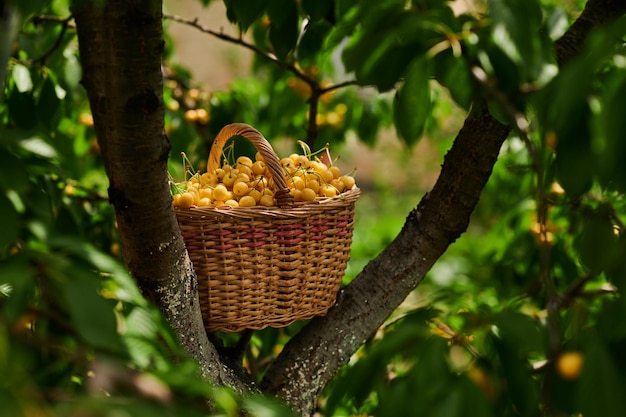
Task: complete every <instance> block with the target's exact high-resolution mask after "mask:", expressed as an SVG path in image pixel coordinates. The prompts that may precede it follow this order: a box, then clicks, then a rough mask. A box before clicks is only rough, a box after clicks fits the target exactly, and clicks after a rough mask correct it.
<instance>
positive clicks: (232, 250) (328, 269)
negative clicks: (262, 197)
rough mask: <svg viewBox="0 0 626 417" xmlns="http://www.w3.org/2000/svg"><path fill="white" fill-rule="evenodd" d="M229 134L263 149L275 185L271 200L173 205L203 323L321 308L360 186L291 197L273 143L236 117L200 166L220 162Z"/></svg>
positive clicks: (290, 317) (306, 313) (336, 273)
mask: <svg viewBox="0 0 626 417" xmlns="http://www.w3.org/2000/svg"><path fill="white" fill-rule="evenodd" d="M233 136H243V137H245V138H247V139H248V140H250V142H251V143H252V144H253V145H254V146H255V147H256V148H257V150H258V151H259V152H260V153H261V155H263V157H264V159H265V162H266V165H267V166H268V168H269V170H270V173H271V176H272V178H273V180H274V182H275V184H276V186H277V188H278V189H279V192H277V197H276V199H277V201H278V207H259V206H257V207H234V208H226V207H224V208H210V207H192V208H188V209H185V208H176V209H175V212H176V216H177V219H178V223H179V226H180V229H181V233H182V236H183V238H184V239H185V243H186V246H187V250H188V252H189V256H190V258H191V261H192V262H193V265H194V269H195V271H196V274H197V276H198V290H199V296H200V307H201V310H202V316H203V319H204V323H205V326H206V329H207V331H209V332H214V331H218V330H220V331H226V332H238V331H241V330H244V329H263V328H265V327H268V326H271V327H284V326H287V325H289V324H291V323H293V322H294V321H296V320H305V319H309V318H312V317H314V316H318V315H324V314H325V313H326V312H327V311H328V309H329V308H330V307H331V306H332V305H333V304H334V303H335V299H336V296H337V292H338V291H339V288H340V285H341V280H342V278H343V275H344V272H345V268H346V264H347V262H348V258H349V253H350V244H351V241H352V231H353V228H354V205H355V202H356V200H357V198H358V197H359V194H360V191H359V189H358V188H357V187H356V186H355V187H354V188H352V189H351V190H349V191H346V192H344V193H342V194H340V195H338V196H337V197H333V198H322V199H318V200H316V201H311V202H295V203H294V202H293V200H292V198H291V195H290V194H289V191H288V190H289V189H288V187H287V183H286V180H285V177H284V173H283V168H282V166H281V164H280V161H279V159H278V157H277V156H276V154H275V153H274V150H273V149H272V147H271V146H270V144H269V143H268V142H267V140H266V139H265V138H264V137H263V136H262V135H261V134H260V133H259V132H258V131H257V130H256V129H254V128H252V127H251V126H249V125H246V124H242V123H235V124H230V125H227V126H225V127H224V128H223V129H222V130H221V131H220V132H219V134H218V135H217V137H216V138H215V141H214V143H213V147H212V148H211V153H210V155H209V162H208V166H207V170H209V171H210V170H212V169H214V168H216V167H218V166H219V162H220V157H221V154H222V148H223V146H224V144H225V143H226V141H227V140H228V139H230V138H231V137H233Z"/></svg>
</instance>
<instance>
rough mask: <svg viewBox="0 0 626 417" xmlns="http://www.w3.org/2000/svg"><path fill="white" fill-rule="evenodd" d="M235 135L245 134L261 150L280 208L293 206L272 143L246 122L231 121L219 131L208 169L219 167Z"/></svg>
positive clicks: (208, 162) (281, 167)
mask: <svg viewBox="0 0 626 417" xmlns="http://www.w3.org/2000/svg"><path fill="white" fill-rule="evenodd" d="M233 136H243V137H244V138H246V139H248V140H249V141H250V142H251V143H252V145H254V147H255V148H256V149H257V150H258V151H259V153H260V154H261V155H262V156H263V159H265V163H266V165H267V168H268V170H269V172H270V175H271V177H272V179H273V180H274V183H275V184H276V187H277V188H278V191H276V193H275V194H274V198H276V204H277V205H278V207H280V208H287V207H292V206H293V196H292V195H291V194H290V193H289V187H288V186H287V181H286V180H285V175H284V174H283V166H282V165H281V163H280V160H279V159H278V156H277V155H276V152H274V149H273V148H272V145H270V143H269V142H268V141H267V139H265V138H264V137H263V135H262V134H261V132H259V131H258V130H256V129H255V128H253V127H252V126H250V125H248V124H245V123H231V124H228V125H226V126H224V127H223V128H222V130H220V131H219V133H218V134H217V136H216V137H215V139H214V140H213V145H212V146H211V152H210V153H209V159H208V161H207V171H208V172H212V171H213V170H215V169H217V168H219V166H220V159H221V157H222V150H223V148H224V145H225V144H226V142H227V141H228V139H230V138H232V137H233Z"/></svg>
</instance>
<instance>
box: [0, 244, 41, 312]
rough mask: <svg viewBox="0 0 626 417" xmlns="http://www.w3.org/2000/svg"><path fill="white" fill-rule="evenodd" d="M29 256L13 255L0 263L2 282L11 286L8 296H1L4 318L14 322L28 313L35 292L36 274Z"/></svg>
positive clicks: (0, 280)
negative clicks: (33, 271)
mask: <svg viewBox="0 0 626 417" xmlns="http://www.w3.org/2000/svg"><path fill="white" fill-rule="evenodd" d="M30 261H31V260H30V259H29V258H28V257H27V256H12V257H11V258H9V259H8V260H6V261H3V263H2V264H1V265H0V284H4V285H7V286H8V287H9V288H10V293H9V295H8V297H6V298H3V297H1V296H0V301H2V303H0V305H1V306H2V309H0V311H1V312H2V319H3V320H6V322H7V323H10V324H13V323H15V322H16V321H17V320H18V319H19V318H20V317H22V316H23V315H24V314H26V313H27V311H28V308H29V306H30V304H31V303H32V299H33V294H34V293H35V288H36V284H35V278H36V277H35V276H34V275H33V273H32V269H31V268H30V267H29V265H30Z"/></svg>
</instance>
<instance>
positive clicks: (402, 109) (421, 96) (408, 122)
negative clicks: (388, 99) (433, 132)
mask: <svg viewBox="0 0 626 417" xmlns="http://www.w3.org/2000/svg"><path fill="white" fill-rule="evenodd" d="M429 80H430V65H429V62H428V61H427V60H426V59H424V58H420V59H415V60H414V61H413V63H412V64H411V65H410V66H409V68H408V69H407V73H406V78H405V80H404V84H403V85H402V86H401V87H400V88H399V89H398V91H397V93H396V97H395V101H394V122H395V125H396V129H397V131H398V134H399V135H400V137H401V138H402V139H403V140H404V141H405V142H406V143H407V144H408V145H409V146H413V145H415V144H416V143H417V142H418V141H419V139H420V136H421V134H422V132H423V131H424V127H425V126H426V121H427V120H428V118H429V116H430V110H431V107H432V103H431V98H430V86H429Z"/></svg>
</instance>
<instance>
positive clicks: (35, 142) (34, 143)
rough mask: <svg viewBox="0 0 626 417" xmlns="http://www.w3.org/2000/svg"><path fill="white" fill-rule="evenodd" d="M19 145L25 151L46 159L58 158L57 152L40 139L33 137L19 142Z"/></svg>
mask: <svg viewBox="0 0 626 417" xmlns="http://www.w3.org/2000/svg"><path fill="white" fill-rule="evenodd" d="M18 145H19V146H20V148H22V149H24V150H25V151H27V152H29V153H31V154H33V155H36V156H39V157H41V158H45V159H55V158H57V157H58V154H57V151H56V150H55V149H54V148H53V147H52V146H50V144H49V143H48V142H46V141H44V140H43V139H41V138H38V137H31V138H27V139H23V140H21V141H19V143H18Z"/></svg>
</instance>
